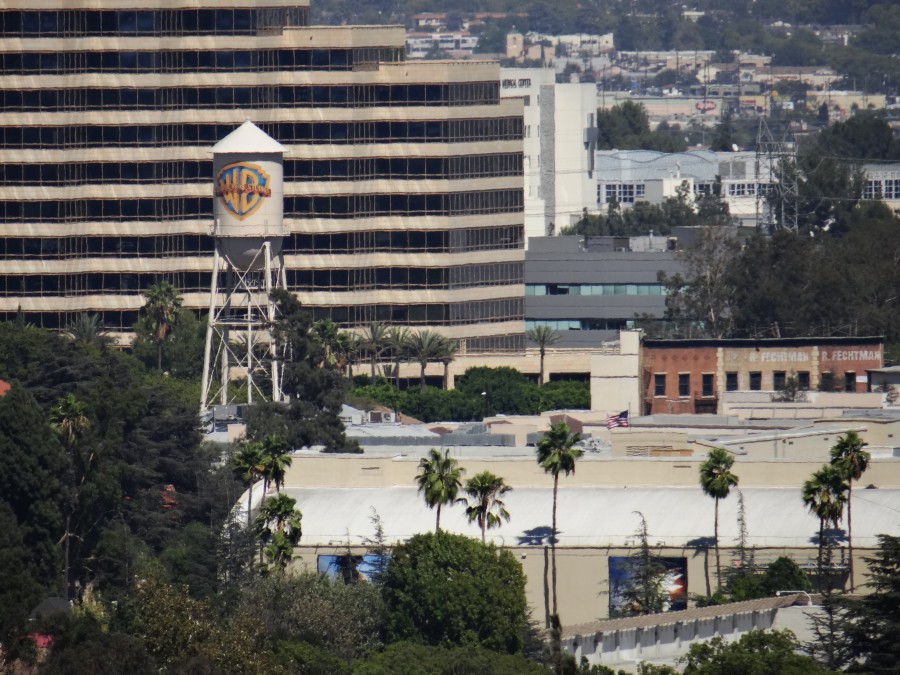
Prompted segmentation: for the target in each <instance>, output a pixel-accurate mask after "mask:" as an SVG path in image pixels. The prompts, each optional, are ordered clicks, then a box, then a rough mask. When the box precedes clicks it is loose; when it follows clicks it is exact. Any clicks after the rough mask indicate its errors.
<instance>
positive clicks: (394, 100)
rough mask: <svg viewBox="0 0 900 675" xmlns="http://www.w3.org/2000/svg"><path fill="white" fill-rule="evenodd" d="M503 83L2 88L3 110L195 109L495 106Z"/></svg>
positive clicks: (0, 96) (1, 100)
mask: <svg viewBox="0 0 900 675" xmlns="http://www.w3.org/2000/svg"><path fill="white" fill-rule="evenodd" d="M499 96H500V83H499V82H453V83H450V84H355V85H343V84H341V85H315V86H309V85H264V86H258V87H257V86H241V87H227V86H218V87H168V88H165V87H150V88H136V87H135V88H123V89H101V88H97V87H84V88H79V89H3V90H0V108H2V109H3V110H4V111H5V112H56V111H61V112H72V111H76V110H105V111H107V110H184V109H192V108H216V109H220V110H221V109H233V108H248V107H254V108H369V107H379V108H380V107H383V106H401V107H408V106H469V105H495V104H497V102H498V100H499Z"/></svg>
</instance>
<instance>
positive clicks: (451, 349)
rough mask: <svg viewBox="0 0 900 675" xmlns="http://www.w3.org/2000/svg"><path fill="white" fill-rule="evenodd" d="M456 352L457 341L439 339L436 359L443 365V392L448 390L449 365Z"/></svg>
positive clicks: (457, 350)
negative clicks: (439, 346)
mask: <svg viewBox="0 0 900 675" xmlns="http://www.w3.org/2000/svg"><path fill="white" fill-rule="evenodd" d="M457 352H459V340H454V339H452V338H442V339H441V348H440V350H438V354H437V358H438V361H440V362H441V363H443V364H444V391H447V390H449V389H450V364H451V363H453V360H454V359H455V358H456V354H457Z"/></svg>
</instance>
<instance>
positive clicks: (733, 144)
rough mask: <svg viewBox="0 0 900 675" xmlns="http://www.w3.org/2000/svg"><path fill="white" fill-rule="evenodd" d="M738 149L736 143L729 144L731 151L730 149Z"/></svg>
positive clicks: (733, 150) (734, 150)
mask: <svg viewBox="0 0 900 675" xmlns="http://www.w3.org/2000/svg"><path fill="white" fill-rule="evenodd" d="M738 150H739V148H738V145H737V143H732V144H731V151H732V152H737V151H738Z"/></svg>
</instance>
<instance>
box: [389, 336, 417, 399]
mask: <svg viewBox="0 0 900 675" xmlns="http://www.w3.org/2000/svg"><path fill="white" fill-rule="evenodd" d="M410 335H412V332H411V331H410V330H409V328H406V327H405V326H394V327H393V328H391V330H390V331H389V332H388V334H387V345H388V350H389V351H390V352H391V357H392V358H393V361H394V386H395V387H397V388H398V389H399V388H400V362H401V361H402V360H404V359H405V358H406V354H407V352H406V346H407V344H408V343H409V338H410Z"/></svg>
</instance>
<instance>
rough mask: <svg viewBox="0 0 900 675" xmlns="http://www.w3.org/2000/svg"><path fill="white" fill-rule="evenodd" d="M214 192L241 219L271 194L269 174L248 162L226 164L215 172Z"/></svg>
mask: <svg viewBox="0 0 900 675" xmlns="http://www.w3.org/2000/svg"><path fill="white" fill-rule="evenodd" d="M215 194H216V197H217V198H218V199H219V200H220V201H221V202H222V204H224V206H225V208H226V209H228V211H230V212H231V214H232V215H233V216H234V217H235V218H237V219H238V220H243V219H244V218H247V217H249V216H251V215H253V213H254V212H255V211H256V210H257V209H258V208H259V207H260V206H262V203H263V202H264V201H265V200H266V198H267V197H271V196H272V189H271V188H270V187H269V174H267V173H266V172H265V171H263V170H262V167H259V166H257V165H256V164H250V163H249V162H236V163H234V164H228V165H227V166H223V167H222V168H221V170H220V171H219V173H218V174H216V189H215Z"/></svg>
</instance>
